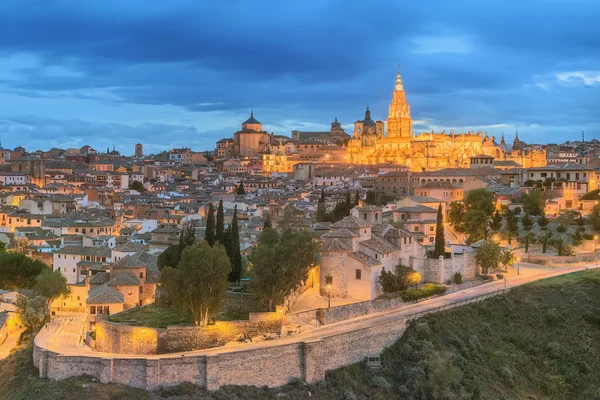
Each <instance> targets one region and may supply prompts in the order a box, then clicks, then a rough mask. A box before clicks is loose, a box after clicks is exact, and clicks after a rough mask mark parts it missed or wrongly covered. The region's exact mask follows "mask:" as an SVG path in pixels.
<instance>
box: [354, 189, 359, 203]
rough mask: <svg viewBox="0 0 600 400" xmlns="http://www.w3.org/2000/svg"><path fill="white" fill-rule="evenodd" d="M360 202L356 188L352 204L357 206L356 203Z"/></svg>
mask: <svg viewBox="0 0 600 400" xmlns="http://www.w3.org/2000/svg"><path fill="white" fill-rule="evenodd" d="M359 202H360V195H359V194H358V190H357V191H356V195H355V196H354V205H355V206H356V207H358V203H359Z"/></svg>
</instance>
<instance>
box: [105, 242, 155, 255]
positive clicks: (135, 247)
mask: <svg viewBox="0 0 600 400" xmlns="http://www.w3.org/2000/svg"><path fill="white" fill-rule="evenodd" d="M113 250H114V251H120V252H123V253H139V252H142V251H146V250H148V247H147V246H144V245H143V244H139V243H133V242H127V243H123V244H120V245H118V246H117V247H115V248H114V249H113Z"/></svg>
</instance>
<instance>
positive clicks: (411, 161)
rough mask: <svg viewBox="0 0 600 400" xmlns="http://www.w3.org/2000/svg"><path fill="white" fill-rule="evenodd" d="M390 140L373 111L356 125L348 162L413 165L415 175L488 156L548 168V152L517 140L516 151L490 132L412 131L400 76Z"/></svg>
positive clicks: (390, 120)
mask: <svg viewBox="0 0 600 400" xmlns="http://www.w3.org/2000/svg"><path fill="white" fill-rule="evenodd" d="M387 123H388V127H387V136H386V135H385V134H384V122H383V121H373V120H372V119H371V112H370V110H369V108H368V107H367V111H366V113H365V119H364V120H362V121H357V122H356V123H355V129H354V134H353V137H352V139H351V140H350V141H349V142H348V148H347V160H348V161H349V162H350V163H353V164H378V163H397V164H405V165H408V166H409V167H410V169H411V171H416V172H420V171H434V170H438V169H441V168H455V167H458V168H468V167H469V166H470V157H472V156H476V155H480V154H484V155H487V156H493V157H494V159H495V160H504V161H507V160H514V161H515V162H516V163H518V164H519V165H520V166H522V167H524V168H529V167H541V166H545V165H546V151H545V150H543V149H538V148H532V147H531V146H527V145H526V144H525V143H523V142H522V141H520V140H519V139H518V133H517V137H516V139H515V141H514V143H513V145H512V148H510V147H509V146H507V145H506V143H505V142H504V135H503V136H502V140H501V142H500V143H496V141H495V138H494V137H491V138H490V137H489V136H488V134H487V133H482V132H481V131H479V132H476V133H475V132H473V131H471V132H467V133H465V132H462V133H460V134H455V133H454V131H451V132H450V133H446V132H445V131H442V132H440V133H435V132H433V131H431V132H423V133H421V134H417V132H415V131H412V132H411V129H412V118H411V116H410V105H409V103H408V101H407V99H406V93H405V91H404V87H403V85H402V79H401V77H400V71H398V75H397V77H396V87H395V90H394V93H393V98H392V102H391V104H390V109H389V114H388V118H387Z"/></svg>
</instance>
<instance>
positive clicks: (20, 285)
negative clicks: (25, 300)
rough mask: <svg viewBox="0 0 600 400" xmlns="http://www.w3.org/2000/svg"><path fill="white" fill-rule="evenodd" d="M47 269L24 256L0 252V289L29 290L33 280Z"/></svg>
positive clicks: (41, 263) (42, 264) (40, 263)
mask: <svg viewBox="0 0 600 400" xmlns="http://www.w3.org/2000/svg"><path fill="white" fill-rule="evenodd" d="M45 269H48V267H47V266H46V265H45V264H44V263H43V262H41V261H37V260H33V259H31V258H29V257H27V256H26V255H24V254H20V253H15V252H6V251H1V252H0V288H3V289H31V288H33V286H34V285H35V278H36V277H37V276H38V275H39V274H40V273H41V272H42V271H43V270H45Z"/></svg>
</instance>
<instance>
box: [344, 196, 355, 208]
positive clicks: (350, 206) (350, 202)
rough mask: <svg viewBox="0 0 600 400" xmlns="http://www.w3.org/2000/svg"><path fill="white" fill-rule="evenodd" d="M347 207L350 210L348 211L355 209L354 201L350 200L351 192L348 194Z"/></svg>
mask: <svg viewBox="0 0 600 400" xmlns="http://www.w3.org/2000/svg"><path fill="white" fill-rule="evenodd" d="M346 207H347V208H348V210H350V209H351V208H352V207H354V203H352V200H350V191H347V192H346Z"/></svg>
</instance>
